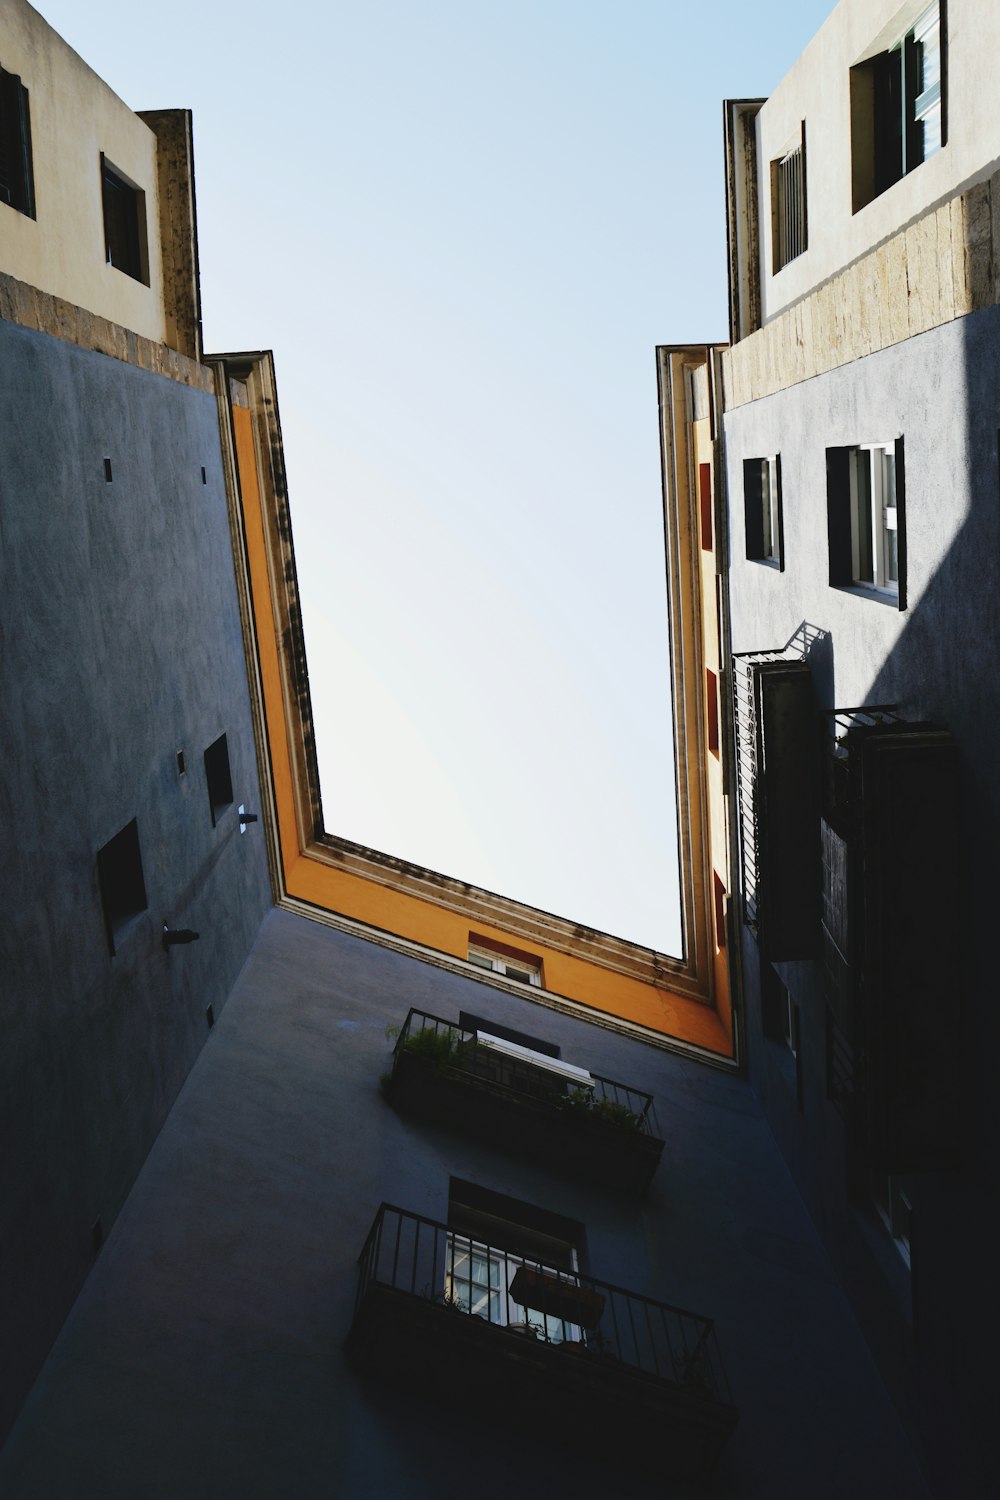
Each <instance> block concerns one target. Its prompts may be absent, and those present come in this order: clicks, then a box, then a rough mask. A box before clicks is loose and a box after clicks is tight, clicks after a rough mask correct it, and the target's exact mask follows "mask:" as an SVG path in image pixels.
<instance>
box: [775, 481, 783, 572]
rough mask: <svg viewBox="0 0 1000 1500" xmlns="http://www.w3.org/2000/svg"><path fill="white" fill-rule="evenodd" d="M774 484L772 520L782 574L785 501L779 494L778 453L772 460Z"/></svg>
mask: <svg viewBox="0 0 1000 1500" xmlns="http://www.w3.org/2000/svg"><path fill="white" fill-rule="evenodd" d="M774 483H775V487H776V489H777V492H778V514H777V515H776V516H775V518H774V524H775V526H776V528H777V533H778V534H777V536H776V537H775V539H774V540H775V548H776V551H777V557H778V567H779V569H780V571H781V572H782V573H783V572H784V571H785V501H784V496H783V495H782V493H781V454H780V453H778V454H777V455H776V456H775V460H774Z"/></svg>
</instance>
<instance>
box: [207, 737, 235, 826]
mask: <svg viewBox="0 0 1000 1500" xmlns="http://www.w3.org/2000/svg"><path fill="white" fill-rule="evenodd" d="M205 779H206V781H207V782H208V803H209V806H210V807H211V809H212V823H213V824H215V823H217V822H218V821H219V818H220V817H221V816H222V814H223V813H224V812H225V810H226V808H227V807H232V805H233V777H232V772H231V771H230V768H229V744H228V742H227V740H226V736H225V735H224V734H220V735H219V738H218V739H217V740H215V741H214V743H213V744H211V745H209V747H208V749H207V750H206V751H205Z"/></svg>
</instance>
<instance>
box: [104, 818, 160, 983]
mask: <svg viewBox="0 0 1000 1500" xmlns="http://www.w3.org/2000/svg"><path fill="white" fill-rule="evenodd" d="M97 878H98V880H99V882H100V887H101V901H102V903H103V905H104V925H105V928H106V930H107V935H108V947H109V949H110V950H111V954H112V956H114V954H115V952H116V951H117V948H118V944H119V942H120V941H121V938H122V936H123V934H124V932H125V929H126V928H127V927H129V926H130V925H131V924H132V922H133V921H134V920H135V918H136V917H137V916H139V914H140V913H141V912H144V911H145V910H146V909H147V907H148V905H149V903H148V901H147V900H146V882H145V880H144V879H143V874H142V855H141V853H140V851H139V826H138V824H137V822H136V820H135V818H133V819H132V821H131V823H126V825H125V827H124V828H123V829H122V830H121V832H120V833H116V834H115V836H114V838H113V839H109V840H108V842H107V843H106V844H105V845H104V847H103V848H102V849H99V850H98V851H97Z"/></svg>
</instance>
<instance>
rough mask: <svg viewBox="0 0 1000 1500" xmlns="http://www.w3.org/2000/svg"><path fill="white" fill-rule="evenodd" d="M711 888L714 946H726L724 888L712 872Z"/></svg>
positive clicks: (721, 947) (719, 947)
mask: <svg viewBox="0 0 1000 1500" xmlns="http://www.w3.org/2000/svg"><path fill="white" fill-rule="evenodd" d="M712 886H713V890H714V893H715V946H716V948H718V949H720V950H721V949H723V948H724V947H725V946H726V887H725V886H724V885H723V883H722V881H721V880H720V879H719V877H718V875H717V874H716V872H715V871H714V870H713V871H712Z"/></svg>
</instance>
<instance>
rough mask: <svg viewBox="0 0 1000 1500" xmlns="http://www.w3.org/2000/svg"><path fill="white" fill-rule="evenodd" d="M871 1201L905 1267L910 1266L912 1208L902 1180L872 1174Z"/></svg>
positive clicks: (878, 1173)
mask: <svg viewBox="0 0 1000 1500" xmlns="http://www.w3.org/2000/svg"><path fill="white" fill-rule="evenodd" d="M869 1190H870V1193H871V1200H872V1202H873V1203H874V1205H875V1207H876V1208H877V1209H878V1212H879V1216H880V1218H881V1219H882V1222H883V1223H884V1224H885V1226H886V1228H887V1229H888V1231H889V1233H890V1234H891V1235H892V1237H893V1239H894V1240H895V1242H896V1249H897V1250H898V1251H899V1253H900V1255H901V1256H902V1257H903V1260H904V1261H905V1262H906V1264H907V1265H909V1264H910V1221H911V1217H912V1212H913V1210H912V1207H911V1204H910V1200H909V1198H908V1196H907V1194H906V1193H905V1191H904V1190H903V1186H902V1180H901V1179H900V1178H899V1177H891V1176H889V1175H887V1174H886V1173H884V1172H872V1173H871V1176H870V1178H869Z"/></svg>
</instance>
